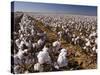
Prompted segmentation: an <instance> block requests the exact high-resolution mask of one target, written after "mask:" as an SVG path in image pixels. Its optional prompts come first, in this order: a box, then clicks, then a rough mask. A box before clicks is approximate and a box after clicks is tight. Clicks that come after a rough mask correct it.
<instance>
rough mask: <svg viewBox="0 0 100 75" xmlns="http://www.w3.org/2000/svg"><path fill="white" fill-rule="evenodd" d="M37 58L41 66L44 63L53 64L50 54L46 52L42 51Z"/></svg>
mask: <svg viewBox="0 0 100 75" xmlns="http://www.w3.org/2000/svg"><path fill="white" fill-rule="evenodd" d="M37 58H38V62H39V63H40V64H43V63H47V64H50V63H51V58H50V56H49V53H48V52H47V51H46V50H43V51H40V52H39V54H38V55H37Z"/></svg>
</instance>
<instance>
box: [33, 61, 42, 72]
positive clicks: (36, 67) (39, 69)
mask: <svg viewBox="0 0 100 75" xmlns="http://www.w3.org/2000/svg"><path fill="white" fill-rule="evenodd" d="M34 70H35V71H39V72H42V71H43V67H42V66H41V64H40V63H36V64H35V65H34Z"/></svg>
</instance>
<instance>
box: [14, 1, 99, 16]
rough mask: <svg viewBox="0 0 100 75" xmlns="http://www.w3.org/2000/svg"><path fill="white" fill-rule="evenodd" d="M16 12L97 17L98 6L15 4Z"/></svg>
mask: <svg viewBox="0 0 100 75" xmlns="http://www.w3.org/2000/svg"><path fill="white" fill-rule="evenodd" d="M14 11H23V12H44V13H66V14H77V15H91V16H95V15H97V7H96V6H80V5H67V4H49V3H33V2H19V1H17V2H14Z"/></svg>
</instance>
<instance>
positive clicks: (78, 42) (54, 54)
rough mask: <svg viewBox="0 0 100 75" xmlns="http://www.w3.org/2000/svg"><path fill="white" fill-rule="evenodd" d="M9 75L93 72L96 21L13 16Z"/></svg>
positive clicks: (58, 16) (90, 18)
mask: <svg viewBox="0 0 100 75" xmlns="http://www.w3.org/2000/svg"><path fill="white" fill-rule="evenodd" d="M13 28H14V29H12V33H11V36H12V37H11V48H12V50H11V58H12V60H13V61H12V62H11V64H12V65H11V69H12V70H13V73H33V72H50V71H70V70H82V69H95V68H97V53H98V51H97V17H96V16H84V15H69V14H42V13H40V14H35V13H26V12H25V13H23V12H21V13H18V12H16V13H14V25H13Z"/></svg>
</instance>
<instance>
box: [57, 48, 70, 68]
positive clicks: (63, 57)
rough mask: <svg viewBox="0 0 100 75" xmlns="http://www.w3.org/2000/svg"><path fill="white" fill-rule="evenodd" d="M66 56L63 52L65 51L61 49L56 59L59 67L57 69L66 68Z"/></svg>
mask: <svg viewBox="0 0 100 75" xmlns="http://www.w3.org/2000/svg"><path fill="white" fill-rule="evenodd" d="M66 55H67V53H66V52H65V49H63V50H62V51H61V53H60V54H59V56H58V59H57V63H58V65H59V67H64V66H67V64H68V61H67V58H66Z"/></svg>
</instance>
